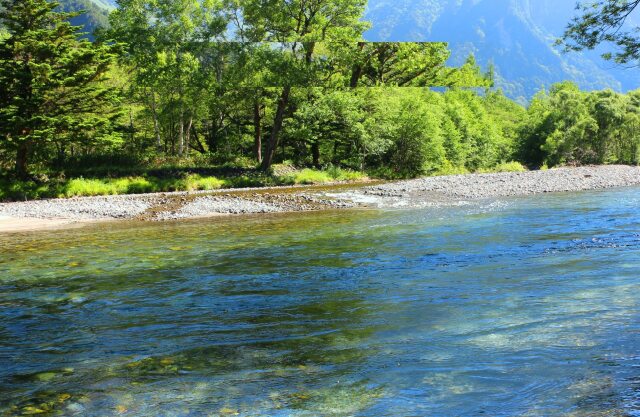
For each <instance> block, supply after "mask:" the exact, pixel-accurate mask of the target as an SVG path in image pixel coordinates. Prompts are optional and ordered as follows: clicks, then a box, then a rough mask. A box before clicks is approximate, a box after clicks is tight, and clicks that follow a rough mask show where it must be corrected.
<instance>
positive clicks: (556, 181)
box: [0, 165, 640, 232]
mask: <svg viewBox="0 0 640 417" xmlns="http://www.w3.org/2000/svg"><path fill="white" fill-rule="evenodd" d="M635 185H640V167H631V166H621V165H610V166H597V167H579V168H559V169H552V170H546V171H529V172H514V173H497V174H471V175H456V176H443V177H428V178H419V179H415V180H407V181H398V182H392V183H383V184H375V185H371V183H351V184H339V185H329V186H327V185H324V186H315V187H314V186H310V187H272V188H260V189H240V190H233V191H229V190H220V191H213V192H192V193H187V192H178V193H156V194H139V195H120V196H102V197H83V198H71V199H54V200H35V201H26V202H14V203H3V204H0V232H8V231H25V230H36V229H41V228H43V227H60V226H63V227H66V226H67V225H69V224H75V223H78V222H90V221H105V220H118V219H129V220H141V221H159V220H175V219H186V218H198V217H210V216H219V215H239V214H257V213H282V212H297V211H317V210H328V209H345V208H354V207H363V208H366V207H374V208H375V207H378V208H389V207H423V206H435V205H448V204H460V203H464V202H466V201H473V200H479V199H490V198H497V197H509V196H522V195H531V194H542V193H551V192H569V191H585V190H598V189H606V188H614V187H626V186H635Z"/></svg>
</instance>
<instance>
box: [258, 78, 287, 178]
mask: <svg viewBox="0 0 640 417" xmlns="http://www.w3.org/2000/svg"><path fill="white" fill-rule="evenodd" d="M290 94H291V87H290V86H286V87H284V88H283V89H282V94H281V95H280V99H279V100H278V108H277V109H276V115H275V117H274V119H273V128H272V129H271V135H269V142H268V143H267V152H266V153H265V155H264V159H263V160H262V165H261V169H262V170H263V171H267V170H269V168H271V164H273V157H274V156H275V153H276V149H277V147H278V139H279V138H280V131H281V130H282V123H283V122H284V113H285V111H286V110H287V105H288V104H289V95H290Z"/></svg>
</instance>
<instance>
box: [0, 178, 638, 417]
mask: <svg viewBox="0 0 640 417" xmlns="http://www.w3.org/2000/svg"><path fill="white" fill-rule="evenodd" d="M27 414H28V415H34V414H37V415H45V416H46V415H55V416H57V415H59V416H110V415H113V416H119V415H126V416H217V415H220V416H227V415H229V416H277V417H280V416H282V417H284V416H295V417H297V416H372V417H373V416H375V417H379V416H439V417H440V416H576V417H577V416H581V417H582V416H605V415H606V416H640V189H638V188H626V189H616V190H610V191H601V192H586V193H566V194H549V195H543V196H533V197H525V198H510V199H502V200H495V201H485V202H478V203H474V204H469V205H461V206H456V207H443V208H423V209H403V210H351V211H327V212H321V213H302V214H280V215H263V216H255V217H251V216H247V217H233V218H212V219H206V220H189V221H180V222H165V223H151V224H144V223H133V222H124V223H103V224H95V225H90V226H86V227H82V228H73V229H68V230H58V231H42V232H33V233H18V234H5V235H0V415H27Z"/></svg>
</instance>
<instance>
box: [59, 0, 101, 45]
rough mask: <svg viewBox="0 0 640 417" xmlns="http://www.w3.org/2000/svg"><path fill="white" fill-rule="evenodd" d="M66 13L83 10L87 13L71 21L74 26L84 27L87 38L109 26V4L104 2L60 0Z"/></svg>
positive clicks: (95, 0) (97, 0)
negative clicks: (100, 28)
mask: <svg viewBox="0 0 640 417" xmlns="http://www.w3.org/2000/svg"><path fill="white" fill-rule="evenodd" d="M58 1H59V3H60V8H61V9H62V10H64V11H65V12H74V11H80V10H83V11H85V13H83V14H81V15H79V16H76V17H74V18H73V19H71V24H73V25H74V26H82V27H83V28H84V29H83V31H84V32H87V34H88V35H87V36H89V37H91V34H92V33H93V32H94V31H95V30H96V29H97V28H98V27H104V26H107V25H108V24H109V8H110V6H109V4H108V3H107V2H105V1H102V0H58Z"/></svg>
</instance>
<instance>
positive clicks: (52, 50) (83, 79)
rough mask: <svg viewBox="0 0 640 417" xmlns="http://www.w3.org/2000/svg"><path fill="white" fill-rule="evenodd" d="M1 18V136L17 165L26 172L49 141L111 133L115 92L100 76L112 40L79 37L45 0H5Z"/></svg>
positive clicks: (95, 137)
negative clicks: (3, 33)
mask: <svg viewBox="0 0 640 417" xmlns="http://www.w3.org/2000/svg"><path fill="white" fill-rule="evenodd" d="M0 5H1V7H0V10H1V11H0V22H2V24H3V25H4V26H5V27H6V29H7V32H8V37H6V38H5V39H3V40H2V41H1V42H0V103H2V106H1V107H0V137H1V138H2V142H3V143H2V145H3V146H4V147H7V148H9V149H11V150H12V151H13V152H14V154H15V172H16V174H17V175H19V176H22V177H24V176H26V175H27V173H28V164H29V158H30V156H31V155H32V153H33V152H34V151H38V150H41V149H42V148H43V147H44V146H45V145H46V144H47V143H50V142H52V141H54V140H59V139H60V138H64V139H65V141H72V140H80V141H84V142H86V141H90V140H91V141H100V140H102V139H112V138H113V132H112V122H113V119H112V116H113V113H114V111H113V108H111V107H110V106H109V103H110V100H112V99H114V97H113V92H112V91H110V90H109V89H107V88H106V87H105V85H104V84H102V83H101V82H100V81H102V80H103V79H104V74H105V73H106V72H107V70H108V68H109V65H110V64H111V62H112V60H113V57H114V54H113V48H112V47H111V46H108V45H105V44H100V43H91V42H89V41H87V40H81V39H79V28H78V27H75V26H72V25H71V24H70V23H69V22H68V20H69V19H70V18H72V17H73V16H75V15H76V14H74V13H64V12H56V11H55V10H56V8H57V7H58V4H57V3H49V2H47V1H46V0H3V1H2V3H0Z"/></svg>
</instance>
